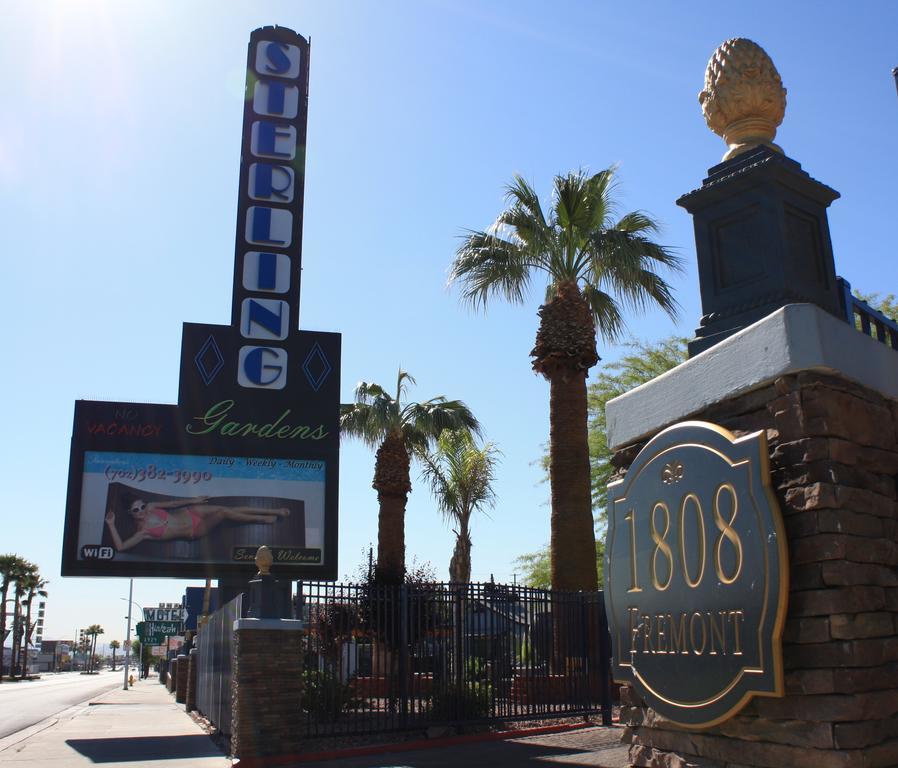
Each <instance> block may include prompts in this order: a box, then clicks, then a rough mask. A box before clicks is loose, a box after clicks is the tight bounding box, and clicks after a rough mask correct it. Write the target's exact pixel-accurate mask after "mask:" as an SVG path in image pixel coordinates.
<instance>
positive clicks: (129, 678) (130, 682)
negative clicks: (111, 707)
mask: <svg viewBox="0 0 898 768" xmlns="http://www.w3.org/2000/svg"><path fill="white" fill-rule="evenodd" d="M133 686H134V675H129V676H128V687H129V688H132V687H133Z"/></svg>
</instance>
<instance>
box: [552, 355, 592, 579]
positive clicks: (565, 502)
mask: <svg viewBox="0 0 898 768" xmlns="http://www.w3.org/2000/svg"><path fill="white" fill-rule="evenodd" d="M549 424H550V433H549V477H550V484H551V489H552V542H551V551H552V589H557V590H585V591H594V590H596V589H597V588H598V581H597V577H596V543H595V542H596V537H595V529H594V527H593V519H592V497H591V494H590V481H589V438H588V432H587V405H586V371H555V372H554V373H553V375H552V376H551V378H550V402H549Z"/></svg>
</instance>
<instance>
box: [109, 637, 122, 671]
mask: <svg viewBox="0 0 898 768" xmlns="http://www.w3.org/2000/svg"><path fill="white" fill-rule="evenodd" d="M109 647H110V648H112V671H113V672H115V652H116V651H117V650H118V649H119V648H121V647H122V644H121V643H120V642H119V641H118V640H110V641H109Z"/></svg>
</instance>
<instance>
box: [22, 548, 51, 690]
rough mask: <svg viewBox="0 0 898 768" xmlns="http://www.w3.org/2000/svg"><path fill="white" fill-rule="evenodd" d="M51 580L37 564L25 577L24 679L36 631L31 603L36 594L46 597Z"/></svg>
mask: <svg viewBox="0 0 898 768" xmlns="http://www.w3.org/2000/svg"><path fill="white" fill-rule="evenodd" d="M49 583H50V582H49V581H47V579H43V578H41V575H40V571H39V570H38V569H37V566H35V567H34V570H33V571H29V572H28V574H27V575H26V576H25V578H24V579H23V584H24V589H25V591H26V597H25V600H24V605H25V638H24V645H25V662H24V663H23V664H22V673H21V678H22V680H24V679H25V674H26V671H27V666H28V645H29V644H30V643H31V635H32V633H33V632H34V626H33V625H32V624H31V604H32V602H33V601H34V598H35V596H39V597H46V596H47V589H46V587H47V584H49Z"/></svg>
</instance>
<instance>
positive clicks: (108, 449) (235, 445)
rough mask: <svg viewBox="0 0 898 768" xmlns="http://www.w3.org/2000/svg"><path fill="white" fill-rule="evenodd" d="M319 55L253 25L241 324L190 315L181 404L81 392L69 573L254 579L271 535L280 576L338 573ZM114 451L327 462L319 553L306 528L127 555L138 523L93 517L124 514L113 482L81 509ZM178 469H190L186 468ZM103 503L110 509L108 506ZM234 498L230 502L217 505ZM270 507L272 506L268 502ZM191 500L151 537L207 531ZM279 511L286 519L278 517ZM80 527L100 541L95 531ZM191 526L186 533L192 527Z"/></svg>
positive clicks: (336, 385)
mask: <svg viewBox="0 0 898 768" xmlns="http://www.w3.org/2000/svg"><path fill="white" fill-rule="evenodd" d="M309 61H310V46H309V42H308V40H306V39H305V38H303V37H302V36H301V35H298V34H297V33H296V32H294V31H293V30H290V29H287V28H286V27H263V28H260V29H257V30H255V31H254V32H253V33H252V34H251V35H250V41H249V47H248V51H247V59H246V63H247V76H246V89H245V94H244V114H243V136H242V143H241V158H240V176H239V183H240V187H239V189H240V194H239V197H238V216H237V224H236V238H235V253H234V284H233V291H232V307H231V325H229V326H221V325H208V324H199V323H185V324H184V327H183V334H182V343H181V369H180V386H179V390H178V403H177V405H159V404H135V403H122V402H94V401H78V402H76V404H75V416H74V425H73V429H72V446H71V456H70V463H69V481H68V497H67V501H66V523H65V532H64V536H63V553H62V575H63V576H131V577H134V576H166V577H171V578H193V577H203V578H228V577H245V576H246V575H247V574H248V573H251V572H252V570H253V566H252V563H251V562H248V561H247V557H246V551H247V549H248V548H251V547H256V546H258V545H259V544H262V543H264V544H268V545H270V546H272V549H273V551H275V552H277V553H278V557H279V558H280V559H279V560H278V561H277V562H276V563H275V571H276V573H277V574H278V575H281V576H284V577H287V578H293V579H300V578H301V579H336V578H337V569H338V559H337V555H338V531H337V520H338V512H337V510H338V496H339V493H338V488H339V408H340V405H339V403H340V356H341V337H340V335H339V334H337V333H324V332H317V331H300V330H298V323H299V299H300V276H301V270H302V228H303V203H304V197H305V191H304V189H305V156H306V134H307V121H308V91H309ZM106 454H109V455H114V454H123V455H124V454H127V455H128V457H131V458H128V460H129V461H132V459H133V457H135V456H136V457H138V459H133V461H132V463H139V459H140V457H153V456H160V457H162V458H164V459H165V460H166V461H168V460H172V461H173V462H174V460H175V459H178V458H181V459H183V460H184V462H185V463H186V460H187V459H188V458H194V459H195V458H196V457H208V458H209V459H210V463H211V459H213V458H215V457H218V458H222V459H233V460H238V461H241V460H242V461H243V462H245V464H246V465H247V466H249V465H250V464H251V463H252V462H264V461H265V460H268V459H270V460H272V466H273V467H275V470H274V471H275V472H276V471H278V470H280V469H284V468H286V467H290V468H291V469H293V468H296V467H297V466H298V468H299V469H303V468H305V467H306V466H308V467H314V470H312V471H314V472H317V473H318V474H317V475H316V478H318V477H319V476H320V474H322V473H323V477H324V479H323V481H322V480H320V479H316V482H317V483H318V484H319V485H320V484H321V483H323V498H324V500H323V511H322V510H317V511H316V512H315V515H316V516H317V517H316V520H317V519H318V517H321V518H323V520H322V526H323V532H322V533H321V534H320V537H321V540H322V547H320V548H319V550H318V555H317V556H316V554H315V548H314V547H307V546H305V542H304V538H303V541H301V542H299V541H287V542H285V541H279V540H278V539H277V538H274V539H273V540H271V541H264V542H249V541H247V542H239V541H235V542H234V545H233V546H232V547H231V554H232V559H231V560H230V561H226V560H225V559H224V557H223V555H222V553H221V551H217V552H216V553H215V555H214V556H212V557H208V556H207V557H203V556H200V557H198V558H197V561H195V562H194V561H187V560H185V559H184V558H181V559H172V558H171V557H169V558H167V559H166V558H157V559H155V560H153V559H147V560H146V561H140V560H136V559H130V557H131V556H130V555H129V556H128V558H127V559H126V558H125V557H124V556H123V557H122V559H118V560H117V555H118V554H119V553H122V552H125V551H129V550H130V551H132V552H137V547H138V546H139V545H141V544H143V541H136V539H135V536H134V535H132V536H131V537H130V538H128V539H127V540H125V537H123V536H121V535H120V534H119V533H117V532H114V533H113V534H111V539H110V541H111V544H110V541H107V540H99V539H100V536H101V534H100V533H99V532H98V527H99V528H102V524H101V525H100V526H98V525H97V520H96V517H97V515H98V514H105V515H110V516H111V517H112V518H114V517H115V516H116V515H117V514H119V513H120V512H121V513H124V512H125V510H123V509H118V507H119V506H121V505H117V504H116V503H115V502H114V500H113V501H110V496H109V494H110V493H111V491H110V490H109V488H106V489H105V490H106V494H107V496H106V499H105V501H103V502H101V501H99V500H98V499H99V494H98V493H97V492H96V490H95V489H94V490H93V491H92V495H91V500H92V501H91V505H92V506H91V510H90V515H91V516H92V521H87V522H85V514H84V513H85V510H84V509H83V506H84V499H83V498H82V496H83V495H84V493H85V471H86V468H87V462H88V460H89V461H90V462H91V466H93V465H94V464H95V463H96V462H97V461H99V460H101V459H102V456H105V455H106ZM100 455H102V456H100ZM98 456H99V458H98ZM322 462H323V469H321V467H320V465H321V463H322ZM174 471H175V472H177V473H178V475H179V476H180V474H181V469H176V470H174ZM140 472H143V474H144V475H146V472H145V471H144V470H143V469H140V468H136V469H134V472H132V474H135V476H136V475H137V474H139V473H140ZM94 475H96V473H94ZM153 479H157V478H156V476H154V478H153ZM276 481H277V478H275V479H274V480H273V481H272V487H274V485H275V484H276ZM92 482H93V481H92ZM139 482H143V480H140V481H139ZM95 485H96V483H95ZM258 485H259V483H258V482H257V483H256V486H258ZM110 487H111V486H110ZM130 490H131V491H133V489H130ZM196 490H197V491H199V490H200V489H199V488H197V489H196ZM147 492H148V493H155V494H156V496H155V498H152V499H151V500H150V501H149V502H146V503H148V504H150V505H151V506H154V508H155V509H162V508H166V509H170V508H175V509H180V508H182V507H186V506H187V505H185V504H181V503H180V500H181V499H188V500H189V499H190V497H189V496H187V495H186V494H185V495H184V496H180V495H177V494H174V492H173V491H172V490H171V489H164V490H163V491H162V493H171V494H173V497H172V501H167V500H164V498H163V497H161V496H160V491H159V489H158V488H156V489H155V491H154V490H153V489H149V490H148V491H147ZM194 492H195V491H194ZM134 493H136V491H134V492H133V493H132V496H133V495H134ZM270 496H271V497H270V498H269V499H268V501H273V499H274V498H276V497H277V494H272V495H270ZM195 498H200V496H199V495H197V496H196V497H195ZM229 498H231V501H232V504H231V506H234V505H235V504H237V503H238V502H234V499H235V498H237V499H239V498H242V495H241V494H240V493H238V492H233V493H232V494H231V496H230V497H229ZM263 498H265V497H264V496H263ZM293 501H294V500H293V499H292V497H290V498H287V497H284V499H283V500H282V501H279V503H281V504H282V505H283V506H279V507H270V508H268V507H266V508H265V509H261V508H259V507H249V506H243V507H241V508H242V509H244V510H248V511H254V512H255V513H257V514H259V515H261V519H262V520H263V521H267V522H271V523H280V522H284V521H285V520H286V519H287V518H288V517H289V518H290V520H292V521H297V520H298V518H299V516H300V515H302V516H303V518H304V519H305V514H306V512H307V510H306V508H305V506H302V505H304V502H302V501H299V500H297V501H296V504H294V503H293ZM101 504H102V505H105V509H106V511H105V512H103V511H102V510H100V509H99V507H100V506H101ZM247 504H248V502H247ZM210 506H214V505H210ZM225 506H227V505H226V504H225V503H224V502H221V503H220V504H219V505H218V508H219V510H221V509H222V508H223V507H225ZM270 509H274V510H275V512H271V513H270V514H269V511H270ZM187 512H189V514H190V515H191V518H190V519H191V520H192V521H193V523H192V524H191V525H187V523H186V522H185V519H184V518H183V515H181V514H180V513H178V515H177V520H176V522H177V525H176V526H173V525H172V523H171V517H172V516H170V515H169V516H167V520H168V522H167V523H166V525H165V526H153V527H152V530H153V531H156V533H154V534H153V535H154V536H158V538H160V539H163V538H164V539H165V540H171V539H174V538H176V537H175V536H174V535H173V534H174V533H176V532H177V533H178V534H179V535H178V537H177V538H178V539H179V540H190V541H196V540H197V539H198V538H200V536H205V535H210V534H206V533H205V532H204V529H205V528H206V527H208V526H206V525H205V523H203V522H196V521H197V520H198V519H200V518H202V514H201V513H209V514H211V512H209V510H207V509H200V508H198V507H192V508H189V507H188V509H187V510H186V511H185V513H187ZM263 513H264V514H263ZM219 514H221V512H219ZM235 514H236V513H235ZM232 516H233V515H232ZM278 516H280V517H282V518H284V520H276V519H274V518H276V517H278ZM269 518H270V519H269ZM158 519H159V518H158V516H156V517H154V520H155V521H158ZM84 525H88V527H90V528H91V533H90V534H89V535H91V536H93V537H94V539H98V540H90V539H85V536H86V535H88V534H85V532H84V531H82V527H84ZM297 525H298V524H297ZM108 527H110V528H112V527H113V525H109V526H108ZM294 527H297V526H294ZM159 528H162V529H163V530H162V532H161V533H160V532H159V530H158V529H159ZM175 528H178V531H175V530H174V529H175ZM150 529H151V528H150V526H149V525H144V524H143V523H141V524H140V527H138V533H140V534H141V536H142V535H143V533H145V532H146V531H147V530H150ZM182 529H183V530H184V531H186V533H184V534H183V535H181V530H182ZM188 529H189V530H188ZM272 530H275V528H272ZM277 530H281V531H283V530H285V529H284V528H283V527H281V528H279V529H277ZM116 536H118V540H116V538H115V537H116ZM303 537H304V534H303ZM210 546H211V544H210ZM221 546H222V547H223V546H225V544H221ZM321 550H323V551H321ZM316 557H317V560H316Z"/></svg>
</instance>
